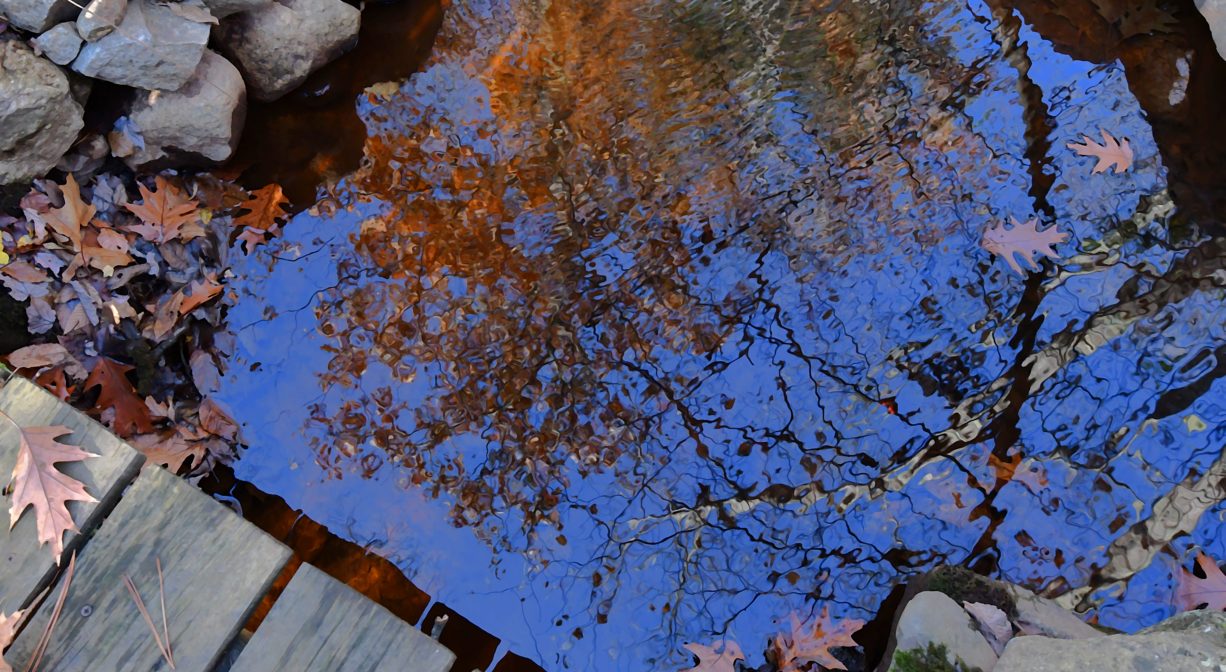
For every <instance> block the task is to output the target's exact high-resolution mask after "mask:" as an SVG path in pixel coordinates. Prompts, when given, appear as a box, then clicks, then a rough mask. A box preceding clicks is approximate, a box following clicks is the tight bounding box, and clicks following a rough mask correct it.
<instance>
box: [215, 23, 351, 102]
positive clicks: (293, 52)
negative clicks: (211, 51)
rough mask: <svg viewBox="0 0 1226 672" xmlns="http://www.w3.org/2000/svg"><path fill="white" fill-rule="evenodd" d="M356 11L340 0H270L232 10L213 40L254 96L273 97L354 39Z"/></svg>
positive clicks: (300, 82) (295, 83) (260, 97)
mask: <svg viewBox="0 0 1226 672" xmlns="http://www.w3.org/2000/svg"><path fill="white" fill-rule="evenodd" d="M360 22H361V12H359V11H358V10H357V9H356V8H354V7H351V6H350V5H347V4H345V3H344V2H341V0H276V2H272V3H270V4H268V5H266V6H264V7H261V8H260V9H256V10H254V11H249V12H243V13H241V14H235V15H233V16H231V17H229V18H227V19H225V20H223V21H222V22H221V25H220V26H219V27H218V44H219V45H220V47H221V49H222V50H223V52H224V53H225V54H226V55H228V56H229V57H230V58H231V59H232V60H233V61H234V62H235V64H237V65H238V67H239V69H240V70H242V72H243V74H244V75H245V76H246V79H247V85H248V87H250V89H251V95H252V96H253V97H255V98H256V99H257V100H263V101H269V100H276V99H277V98H280V97H281V96H284V95H285V94H287V93H289V92H290V91H292V90H293V89H294V88H295V87H297V86H298V85H299V84H302V83H303V82H304V81H306V78H307V77H308V76H310V74H311V73H312V72H314V71H316V70H318V69H319V68H320V67H322V66H324V65H325V64H327V63H329V62H331V61H333V60H335V59H336V58H337V57H338V56H340V55H341V54H343V53H345V52H346V51H348V50H349V49H351V48H352V47H353V45H354V44H356V43H357V39H358V27H359V25H360Z"/></svg>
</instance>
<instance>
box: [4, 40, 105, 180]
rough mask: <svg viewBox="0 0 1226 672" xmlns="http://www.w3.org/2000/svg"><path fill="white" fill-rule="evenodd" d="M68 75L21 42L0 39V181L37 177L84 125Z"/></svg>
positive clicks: (52, 162)
mask: <svg viewBox="0 0 1226 672" xmlns="http://www.w3.org/2000/svg"><path fill="white" fill-rule="evenodd" d="M82 116H83V111H82V109H81V106H80V105H79V104H77V101H75V100H73V98H72V94H71V92H70V91H69V86H68V77H66V76H65V75H64V72H63V71H62V70H60V69H59V68H58V67H56V66H55V65H54V64H53V63H52V62H51V61H49V60H47V59H45V58H41V57H39V56H36V55H35V54H34V51H33V50H32V49H31V48H30V47H29V46H28V45H26V44H25V43H23V42H20V41H17V40H9V41H5V42H0V185H4V184H14V183H20V182H24V181H26V180H29V179H31V178H35V177H40V176H41V175H43V174H44V173H46V172H47V171H48V170H50V169H51V168H52V167H53V166H55V163H56V161H58V160H59V159H60V157H61V156H63V155H64V152H67V151H68V148H69V147H71V146H72V143H73V141H74V140H76V139H77V133H79V132H80V130H81V127H82V126H83V125H84V121H83V119H82Z"/></svg>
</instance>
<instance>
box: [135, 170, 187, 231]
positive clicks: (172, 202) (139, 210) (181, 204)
mask: <svg viewBox="0 0 1226 672" xmlns="http://www.w3.org/2000/svg"><path fill="white" fill-rule="evenodd" d="M154 181H155V183H156V184H155V186H156V187H157V191H150V190H149V189H148V188H147V187H145V185H143V184H138V185H137V186H139V187H140V193H141V203H139V204H133V203H128V204H126V205H124V207H125V208H127V209H128V210H129V211H130V212H131V213H132V214H134V215H136V216H137V217H139V218H140V223H139V224H133V225H131V226H129V227H128V228H129V229H131V230H132V231H134V232H136V233H137V234H138V235H140V237H142V238H144V239H145V240H148V241H150V242H153V243H158V244H161V243H165V242H167V241H170V240H174V239H176V238H178V239H180V240H191V239H192V238H199V237H200V236H203V235H204V228H203V227H201V226H200V216H199V213H198V210H199V208H198V206H197V203H196V201H194V200H192V199H191V198H189V197H188V196H187V195H186V194H184V193H183V192H182V191H180V190H179V189H178V188H176V187H175V186H174V185H172V184H171V183H169V182H167V181H166V179H165V178H163V177H162V176H160V175H159V176H157V177H156V178H154Z"/></svg>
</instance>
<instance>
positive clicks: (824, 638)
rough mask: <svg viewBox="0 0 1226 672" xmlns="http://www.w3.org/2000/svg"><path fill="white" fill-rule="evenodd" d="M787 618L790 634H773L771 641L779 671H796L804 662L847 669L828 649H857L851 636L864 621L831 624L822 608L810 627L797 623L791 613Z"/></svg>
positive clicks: (844, 621) (835, 668)
mask: <svg viewBox="0 0 1226 672" xmlns="http://www.w3.org/2000/svg"><path fill="white" fill-rule="evenodd" d="M789 619H790V620H791V632H790V633H788V634H786V635H785V634H778V635H775V640H774V648H775V657H776V660H777V661H778V664H779V670H780V672H800V670H801V669H803V667H802V666H803V665H805V664H807V663H817V664H818V665H821V666H822V667H826V668H829V669H832V670H846V669H847V667H846V666H844V665H843V663H842V662H840V661H839V659H838V658H835V657H834V654H832V653H830V649H833V648H839V647H844V646H850V647H855V646H859V645H858V644H857V643H856V640H854V639H852V638H851V635H852V633H854V632H856V631H857V630H859V629H860V628H861V627H863V626H864V621H858V620H855V619H847V620H843V621H838V622H837V623H836V622H833V621H831V620H830V609H829V607H826V608H823V609H822V613H821V616H818V617H817V618H816V619H815V620H814V621H813V623H812V624H805V623H801V621H800V619H799V618H797V616H796V614H795V613H792V614H791V615H790V616H789Z"/></svg>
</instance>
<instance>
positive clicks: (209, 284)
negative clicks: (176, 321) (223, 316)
mask: <svg viewBox="0 0 1226 672" xmlns="http://www.w3.org/2000/svg"><path fill="white" fill-rule="evenodd" d="M221 289H222V286H221V285H220V284H218V283H217V282H215V281H213V280H210V279H205V280H203V281H200V280H193V281H192V284H191V285H190V286H188V287H187V289H186V290H179V293H181V294H183V302H182V303H181V304H179V314H180V315H186V314H188V313H190V312H192V311H193V310H195V309H196V308H198V307H200V306H201V305H202V304H204V303H208V302H209V301H211V300H212V299H213V297H215V296H217V295H218V294H221Z"/></svg>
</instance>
